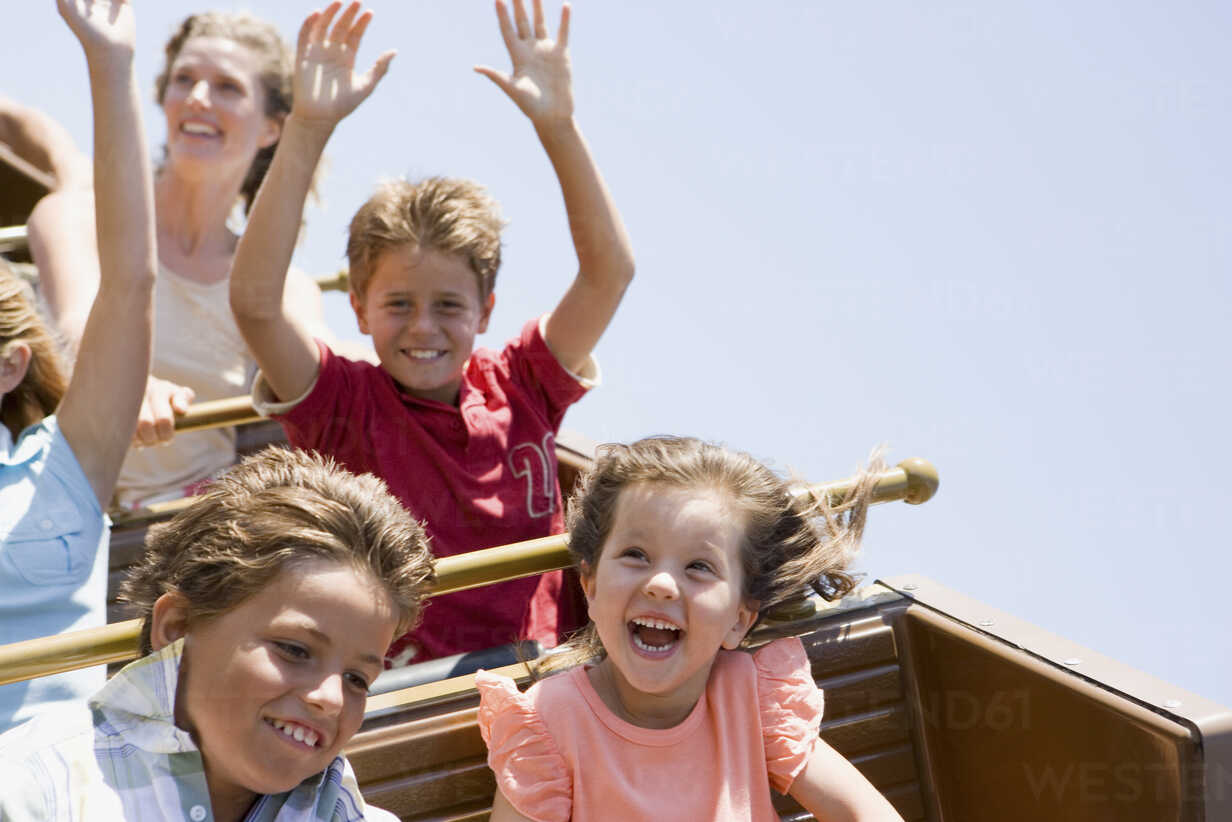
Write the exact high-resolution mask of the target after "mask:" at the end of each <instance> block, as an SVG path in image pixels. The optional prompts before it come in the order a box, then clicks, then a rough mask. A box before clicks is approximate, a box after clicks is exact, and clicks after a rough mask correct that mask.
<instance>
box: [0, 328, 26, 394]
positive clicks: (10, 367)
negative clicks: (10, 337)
mask: <svg viewBox="0 0 1232 822" xmlns="http://www.w3.org/2000/svg"><path fill="white" fill-rule="evenodd" d="M29 370H30V344H29V343H26V342H23V341H21V340H15V341H13V342H12V343H10V344H9V347H8V351H7V352H5V354H4V356H2V357H0V394H7V393H9V392H10V391H12V390H13V389H14V388H16V387H17V386H19V385H21V381H22V380H24V379H25V378H26V372H27V371H29Z"/></svg>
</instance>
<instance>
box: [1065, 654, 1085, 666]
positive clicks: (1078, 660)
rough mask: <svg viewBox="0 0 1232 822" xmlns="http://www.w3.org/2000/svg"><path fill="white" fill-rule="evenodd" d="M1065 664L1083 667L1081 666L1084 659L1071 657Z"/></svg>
mask: <svg viewBox="0 0 1232 822" xmlns="http://www.w3.org/2000/svg"><path fill="white" fill-rule="evenodd" d="M1064 663H1065V664H1066V665H1081V664H1082V657H1080V656H1071V657H1070V658H1069V659H1066V660H1064Z"/></svg>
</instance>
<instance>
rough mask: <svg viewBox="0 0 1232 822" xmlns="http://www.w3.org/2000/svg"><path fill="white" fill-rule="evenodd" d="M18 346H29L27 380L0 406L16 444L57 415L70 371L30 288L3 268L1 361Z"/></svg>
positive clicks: (0, 274)
mask: <svg viewBox="0 0 1232 822" xmlns="http://www.w3.org/2000/svg"><path fill="white" fill-rule="evenodd" d="M17 343H24V344H26V345H27V346H29V348H30V364H29V366H28V367H27V368H26V376H25V378H24V379H23V380H22V381H21V383H20V384H18V385H17V387H15V388H14V389H13V390H11V391H9V392H7V393H6V394H5V395H4V399H3V401H2V402H0V419H3V421H4V425H5V426H6V427H7V428H8V429H9V434H10V435H11V436H12V438H13V439H14V440H16V439H17V438H18V437H19V436H21V432H22V431H24V430H25V429H26V428H27V427H29V426H31V425H34V424H35V423H37V422H39V421H40V420H42V419H43V417H46V416H48V415H49V414H54V413H55V411H56V408H57V407H58V406H59V405H60V400H61V398H62V397H63V396H64V391H65V389H67V388H68V377H67V374H68V371H67V369H66V368H65V367H64V361H63V358H62V356H61V353H60V345H59V342H58V341H57V340H56V338H55V336H54V335H53V334H52V332H51V331H50V330H49V329H48V327H47V324H46V323H44V322H43V318H42V317H40V316H39V313H38V311H37V310H36V309H35V307H34V301H33V299H32V297H31V295H30V293H29V286H27V285H26V284H25V283H24V282H23V281H22V280H19V279H18V278H17V277H16V276H15V275H14V274H13V273H12V272H11V271H9V269H8V266H7V265H0V358H2V357H7V356H8V355H9V353H10V352H11V351H12V350H13V347H14V346H15V345H16V344H17Z"/></svg>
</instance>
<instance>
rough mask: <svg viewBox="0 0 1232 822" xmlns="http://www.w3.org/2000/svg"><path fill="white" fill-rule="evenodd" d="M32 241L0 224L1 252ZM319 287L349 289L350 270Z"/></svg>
mask: <svg viewBox="0 0 1232 822" xmlns="http://www.w3.org/2000/svg"><path fill="white" fill-rule="evenodd" d="M29 242H30V238H29V236H28V234H27V232H26V227H25V226H24V225H6V226H0V252H3V251H20V250H23V249H25V248H26V247H27V246H28V245H29ZM316 283H317V288H319V289H321V290H322V291H348V290H350V287H351V281H350V272H349V271H348V270H347V269H346V268H345V267H344V268H340V269H338V270H337V271H335V272H334V273H333V274H324V275H322V276H320V277H317V278H316Z"/></svg>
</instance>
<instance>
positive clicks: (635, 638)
mask: <svg viewBox="0 0 1232 822" xmlns="http://www.w3.org/2000/svg"><path fill="white" fill-rule="evenodd" d="M627 626H628V629H629V636H630V638H631V639H632V642H633V645H634V647H636V648H637V649H638V650H639V651H642V652H643V653H646V654H652V655H655V656H662V655H667V654H668V653H670V652H671V650H672V649H673V648H674V647H676V643H678V642H679V641H680V636H681V634H682V633H683V632H682V631H681V629H680V628H678V627H676V626H675V625H673V624H671V623H670V622H665V621H663V620H661V619H650V618H646V617H635V618H634V619H631V620H629V622H628V623H627Z"/></svg>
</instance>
